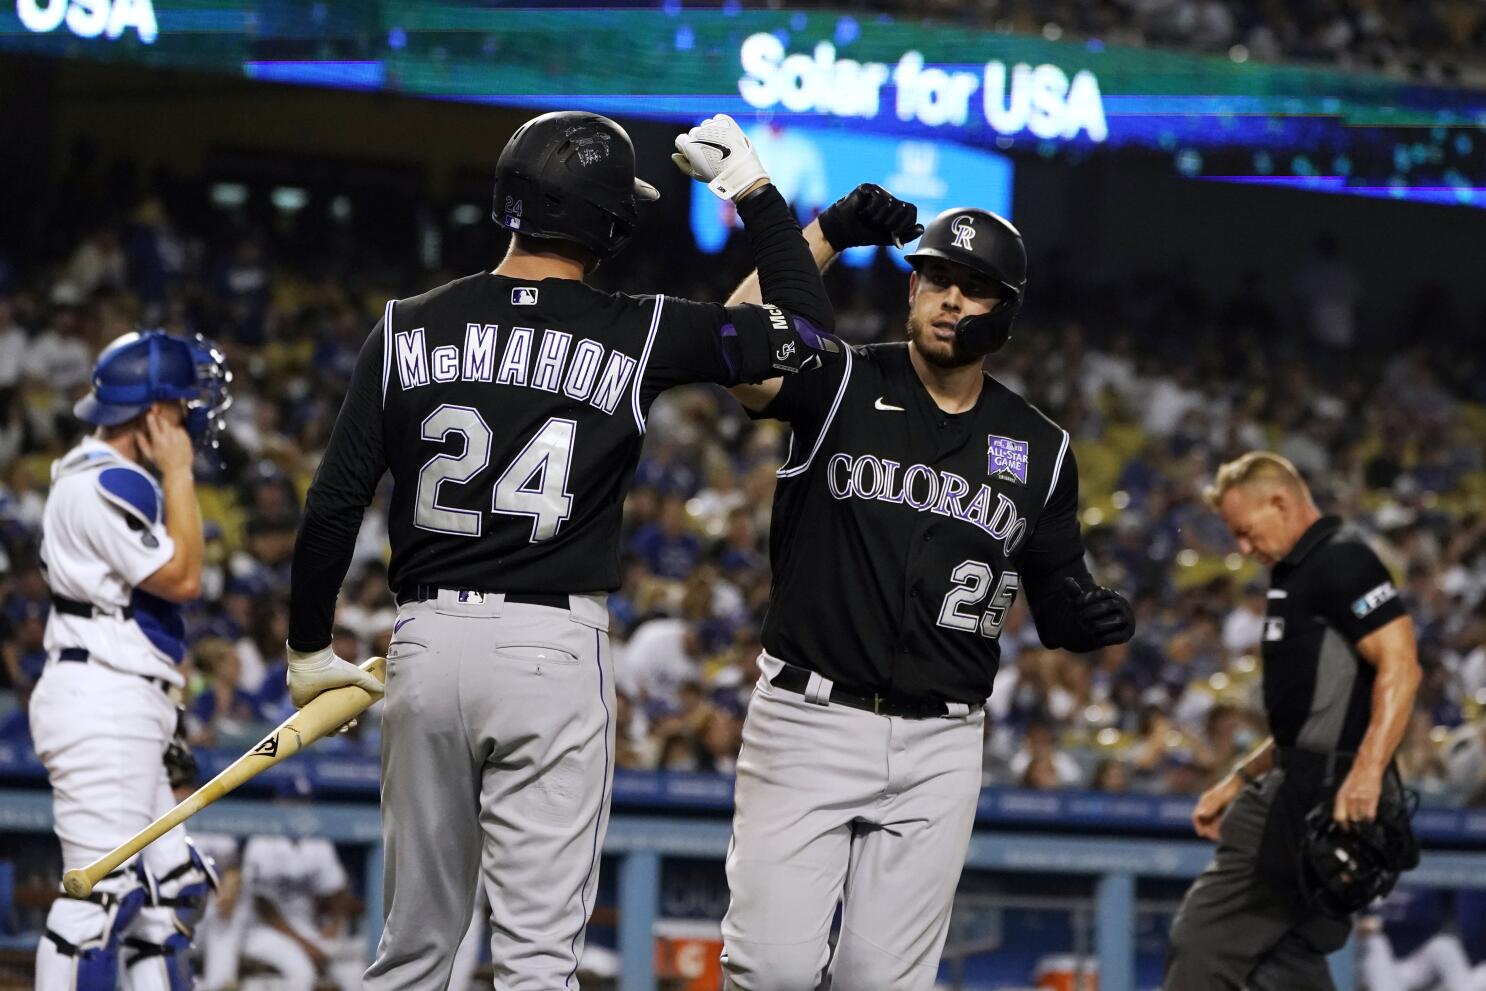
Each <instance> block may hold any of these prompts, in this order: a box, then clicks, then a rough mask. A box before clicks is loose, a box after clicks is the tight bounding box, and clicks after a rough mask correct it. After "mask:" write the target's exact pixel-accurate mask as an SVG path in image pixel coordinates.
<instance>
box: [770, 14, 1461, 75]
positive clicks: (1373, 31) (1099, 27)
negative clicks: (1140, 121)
mask: <svg viewBox="0 0 1486 991" xmlns="http://www.w3.org/2000/svg"><path fill="white" fill-rule="evenodd" d="M750 6H761V7H768V9H779V7H782V6H786V4H783V3H782V1H780V0H761V1H758V3H753V4H750ZM788 6H799V4H788ZM814 6H822V7H828V9H832V10H843V9H844V10H854V12H857V13H862V15H877V13H881V12H883V10H884V9H887V10H890V12H893V13H895V15H896V16H899V18H914V19H918V18H921V19H927V21H939V22H951V24H970V25H976V27H981V28H991V30H996V31H1008V33H1012V31H1013V33H1018V34H1042V36H1043V37H1048V39H1049V40H1060V39H1089V40H1097V42H1103V43H1109V45H1128V46H1143V45H1152V46H1161V48H1174V49H1187V51H1196V52H1205V53H1216V55H1229V56H1230V58H1233V59H1235V61H1247V59H1250V58H1254V59H1262V61H1269V62H1278V61H1287V62H1317V64H1328V65H1336V67H1339V68H1355V70H1366V71H1382V73H1389V74H1397V76H1409V77H1415V79H1421V80H1431V82H1458V80H1461V79H1462V77H1471V79H1479V77H1480V74H1482V68H1483V64H1486V58H1483V56H1486V7H1483V6H1482V4H1480V3H1473V1H1468V0H1297V1H1291V3H1278V1H1276V0H973V1H970V3H963V1H961V0H892V3H887V4H883V3H880V1H877V0H872V1H868V0H847V1H844V3H841V1H832V3H816V4H814Z"/></svg>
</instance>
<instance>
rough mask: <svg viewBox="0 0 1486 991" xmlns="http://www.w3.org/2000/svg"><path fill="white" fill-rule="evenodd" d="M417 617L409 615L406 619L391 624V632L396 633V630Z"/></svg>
mask: <svg viewBox="0 0 1486 991" xmlns="http://www.w3.org/2000/svg"><path fill="white" fill-rule="evenodd" d="M417 618H418V617H417V616H409V617H408V618H407V619H400V620H398V621H397V622H396V623H394V624H392V632H393V633H396V632H397V631H398V630H400V629H402V628H403V627H404V626H407V625H408V624H409V623H411V622H412V621H413V620H415V619H417Z"/></svg>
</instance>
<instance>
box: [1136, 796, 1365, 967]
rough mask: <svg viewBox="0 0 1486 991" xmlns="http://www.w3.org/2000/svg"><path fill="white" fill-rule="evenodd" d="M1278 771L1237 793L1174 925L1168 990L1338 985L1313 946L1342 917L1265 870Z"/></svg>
mask: <svg viewBox="0 0 1486 991" xmlns="http://www.w3.org/2000/svg"><path fill="white" fill-rule="evenodd" d="M1284 773H1285V772H1284V771H1282V770H1279V769H1276V770H1273V771H1270V772H1269V773H1268V774H1266V775H1265V776H1264V779H1263V780H1262V781H1260V782H1258V783H1257V784H1255V785H1249V786H1248V787H1247V788H1245V789H1244V790H1243V791H1242V792H1241V793H1240V794H1239V796H1238V798H1236V799H1234V801H1233V804H1232V805H1231V806H1230V807H1229V809H1228V812H1227V813H1226V814H1225V815H1224V816H1223V823H1222V827H1221V836H1220V839H1219V840H1218V850H1217V853H1216V854H1215V855H1214V856H1213V860H1212V863H1211V864H1209V865H1208V867H1207V869H1206V870H1204V871H1203V872H1202V874H1201V875H1199V876H1198V878H1197V880H1196V881H1194V882H1193V883H1192V887H1191V889H1190V890H1188V892H1187V896H1186V898H1184V899H1183V900H1182V907H1181V909H1180V910H1179V911H1178V912H1177V914H1176V919H1175V920H1174V921H1173V922H1172V924H1171V943H1170V946H1169V948H1168V950H1167V954H1166V976H1165V979H1164V982H1163V985H1162V987H1163V989H1164V991H1240V989H1247V991H1335V987H1336V985H1335V984H1333V983H1332V980H1331V972H1330V971H1329V970H1328V969H1327V966H1326V955H1325V953H1324V952H1322V951H1321V950H1318V949H1316V948H1315V947H1314V946H1313V945H1312V941H1313V940H1314V939H1315V938H1316V937H1317V936H1318V935H1321V934H1322V932H1321V931H1322V930H1324V931H1325V933H1324V934H1325V935H1326V936H1328V937H1331V938H1334V936H1335V930H1336V927H1338V926H1343V925H1344V923H1341V922H1339V921H1336V920H1332V919H1323V918H1320V917H1318V916H1316V915H1315V914H1314V913H1312V912H1308V911H1307V910H1306V909H1305V907H1304V905H1302V904H1300V901H1299V898H1298V897H1297V896H1294V895H1288V896H1287V895H1286V894H1285V893H1283V892H1279V891H1276V890H1275V888H1274V887H1272V886H1271V885H1270V884H1269V883H1268V882H1266V881H1265V880H1264V878H1263V877H1261V876H1260V862H1259V851H1260V844H1261V841H1262V840H1263V837H1264V824H1265V822H1266V821H1267V820H1268V818H1269V811H1270V806H1271V805H1272V804H1273V803H1274V800H1275V794H1276V793H1277V792H1278V790H1279V788H1280V785H1281V784H1282V782H1283V779H1284Z"/></svg>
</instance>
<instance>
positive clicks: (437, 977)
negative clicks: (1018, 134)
mask: <svg viewBox="0 0 1486 991" xmlns="http://www.w3.org/2000/svg"><path fill="white" fill-rule="evenodd" d="M676 147H677V149H678V150H677V158H678V160H679V161H680V162H681V163H683V167H684V168H685V169H686V171H688V172H689V173H690V174H691V175H693V176H695V177H697V178H699V179H702V180H704V181H706V182H707V183H708V184H709V186H710V187H711V188H712V190H713V191H714V192H716V193H717V194H718V195H719V196H722V197H724V198H727V199H731V200H733V201H734V202H735V203H736V204H737V210H738V214H739V216H740V217H741V219H742V220H743V223H744V225H745V227H746V228H747V232H748V237H749V239H750V242H751V244H752V247H753V252H754V255H755V257H756V258H757V260H758V264H759V268H760V271H761V273H762V276H761V278H762V283H763V286H764V289H763V294H762V295H763V298H764V299H765V300H767V301H768V302H767V303H765V304H763V305H751V304H749V305H738V306H730V307H724V306H722V305H720V304H704V303H694V302H688V301H685V300H679V299H669V298H666V297H664V296H628V295H623V294H617V293H612V294H611V293H603V292H599V291H597V290H595V289H592V288H590V287H589V286H587V285H586V284H584V282H583V277H584V275H585V274H586V273H587V272H589V271H591V270H592V269H593V268H594V266H595V265H597V264H598V263H599V262H600V260H602V259H603V258H606V257H608V256H610V255H612V254H614V253H615V252H616V251H618V250H619V249H620V248H622V247H623V246H624V244H625V243H626V242H627V241H628V240H629V239H630V236H631V234H632V233H633V231H634V229H635V223H636V214H637V202H638V201H644V200H653V199H655V198H656V195H657V194H656V191H655V189H654V187H652V186H650V185H649V184H648V183H645V182H643V181H641V180H639V179H637V178H636V177H635V174H634V161H635V160H634V149H633V147H632V146H631V144H630V139H629V136H628V135H627V134H626V133H625V132H624V130H623V129H622V128H620V127H619V126H618V125H617V124H615V123H614V122H613V121H610V120H607V119H606V118H603V117H599V116H597V115H594V114H587V113H554V114H545V115H543V116H541V117H537V118H535V119H533V120H531V121H529V122H527V123H526V124H525V125H523V126H522V127H521V129H520V130H518V131H517V132H516V134H515V135H514V136H513V137H512V138H511V141H510V143H509V144H507V145H506V148H505V150H504V151H503V152H502V153H501V156H500V160H499V162H498V164H497V167H496V182H495V219H496V220H497V221H498V222H499V223H500V224H501V225H502V226H503V227H505V228H506V229H507V230H510V231H512V232H513V235H514V236H513V238H512V241H511V246H510V250H509V252H508V254H507V255H506V257H505V259H504V260H503V261H502V262H501V264H500V265H499V266H498V267H497V268H496V269H495V270H494V271H493V272H482V273H480V274H478V275H473V276H469V277H467V278H463V279H458V280H456V281H454V282H451V283H449V284H448V285H445V286H442V287H440V288H438V289H435V290H433V291H431V292H427V293H424V294H423V295H421V296H415V297H413V298H411V299H402V300H392V301H390V302H388V303H387V306H386V310H385V312H384V314H383V318H382V320H381V322H380V323H378V324H377V326H376V328H375V329H374V330H373V331H372V334H371V336H370V337H369V338H368V339H367V342H366V345H365V346H364V347H363V349H362V351H361V355H360V358H359V359H358V361H357V364H356V369H355V372H354V373H353V375H352V379H351V383H350V387H349V390H348V393H347V396H346V400H345V404H344V406H342V408H341V412H340V416H339V418H338V419H337V421H336V424H335V428H334V431H333V432H332V435H331V439H330V443H329V446H328V448H327V449H326V452H325V456H324V459H323V460H322V462H321V464H320V468H319V470H318V472H317V473H316V476H315V480H314V483H313V484H312V486H311V487H310V491H309V495H308V498H307V500H306V507H305V515H304V522H303V524H302V526H301V529H300V532H299V537H298V541H297V542H296V545H295V552H294V565H293V578H292V590H291V592H292V606H291V612H290V624H289V625H290V632H289V665H290V669H289V686H290V689H291V692H292V695H293V700H294V703H295V704H296V705H304V704H305V703H306V702H307V701H309V700H310V699H311V698H313V697H314V696H315V695H316V694H318V693H319V692H321V691H324V690H326V689H329V688H333V687H336V686H338V685H342V684H348V683H349V684H361V685H363V686H364V687H367V688H377V687H378V686H376V685H375V684H371V685H368V684H366V682H367V679H366V677H365V675H364V674H363V673H362V672H360V671H359V670H358V669H357V668H356V667H355V666H354V665H352V664H351V663H349V662H348V661H347V660H345V659H342V658H339V657H337V656H335V654H334V653H333V652H332V651H331V649H330V647H329V644H330V639H331V620H332V616H333V613H334V609H335V601H336V594H337V591H338V589H339V588H340V585H341V582H342V581H343V579H344V577H345V573H346V568H347V565H348V563H349V561H350V559H351V552H352V547H353V544H354V542H355V538H356V532H357V529H358V527H359V525H360V522H361V517H362V512H363V510H364V509H365V507H366V505H367V504H368V503H369V502H370V501H371V498H372V494H373V491H374V489H375V488H376V486H377V483H378V481H379V480H380V479H381V477H382V475H383V474H384V473H385V472H388V471H390V472H391V473H392V479H393V489H392V502H391V509H390V513H389V521H388V531H389V537H390V539H391V544H392V559H391V563H390V566H389V581H390V585H391V587H392V590H393V592H394V594H395V595H396V597H397V601H398V603H399V610H398V618H397V622H396V626H395V632H394V635H393V641H392V645H391V647H390V648H389V650H388V652H387V655H388V656H387V684H386V708H385V711H384V716H383V747H382V823H383V832H384V838H385V845H386V846H385V848H386V858H387V869H386V875H385V879H384V883H385V888H386V904H387V915H386V918H385V924H384V929H383V932H382V939H381V943H380V945H379V946H378V948H377V957H376V961H375V962H374V963H373V964H372V966H371V967H370V968H369V970H368V971H367V975H366V986H367V987H368V988H443V987H444V986H445V984H446V983H447V981H448V979H449V971H450V966H451V963H452V960H453V956H454V951H455V949H456V947H457V946H458V943H459V941H460V937H461V936H462V935H463V933H464V932H465V929H466V927H467V925H468V922H469V917H470V911H471V905H472V904H473V903H474V887H475V884H476V883H477V881H478V880H479V879H481V878H482V877H483V881H484V884H485V885H486V891H487V894H488V896H489V902H490V905H491V906H492V913H493V920H492V921H493V926H492V928H493V936H492V941H491V949H492V954H493V957H494V961H495V984H496V986H497V987H500V988H503V989H508V991H553V989H555V988H572V987H576V984H575V981H574V974H575V972H576V969H577V965H578V959H579V956H580V955H581V953H582V950H583V936H584V926H585V923H586V921H587V918H588V914H589V911H590V909H591V908H592V906H593V898H594V894H595V890H596V885H597V872H598V864H599V851H600V848H601V846H602V844H603V838H604V830H605V826H606V823H607V814H608V805H609V786H610V783H611V781H612V777H613V770H612V765H613V762H612V760H611V757H610V755H611V754H612V752H613V748H614V725H613V719H612V713H613V711H614V678H613V671H612V669H611V658H610V653H609V649H608V645H607V635H606V630H607V628H608V623H609V620H608V612H607V609H606V601H605V594H606V593H607V592H610V591H613V590H614V589H616V588H617V587H618V585H619V548H618V539H619V525H620V511H621V506H622V504H623V502H624V496H625V492H626V490H627V489H628V487H629V484H630V479H631V477H632V475H633V473H634V470H635V465H636V462H637V460H638V458H639V453H640V445H641V440H642V438H643V435H644V432H645V417H646V413H647V411H648V410H649V408H650V405H651V403H652V401H654V399H655V397H656V396H657V395H658V394H659V393H660V392H662V391H664V390H665V389H667V388H669V387H671V386H674V385H680V384H682V383H687V382H716V383H721V384H723V385H734V384H737V383H739V382H750V381H754V382H756V381H760V380H763V379H767V378H769V377H770V376H773V375H777V374H779V373H780V372H781V371H785V372H792V371H798V370H799V369H801V368H809V367H813V366H816V365H821V364H823V363H826V362H830V361H836V360H841V359H844V354H843V352H842V349H841V346H840V345H839V344H837V343H836V341H835V340H834V339H833V338H830V337H828V336H826V334H825V331H826V330H828V329H829V328H830V326H831V325H832V313H831V307H830V303H829V301H828V300H827V298H826V296H825V291H824V287H823V285H822V283H821V280H820V275H819V273H818V272H817V270H816V267H815V265H814V264H813V263H812V261H811V257H810V252H809V250H808V248H807V246H806V244H805V242H804V240H803V239H802V238H801V236H800V229H799V225H798V224H797V223H796V222H795V220H794V217H793V215H792V214H791V213H790V211H789V208H788V206H787V205H786V204H785V202H784V199H783V198H782V197H781V196H780V195H779V193H778V191H777V190H776V189H775V188H774V187H773V186H772V185H771V184H769V182H768V177H767V175H766V174H765V173H764V170H763V168H762V167H761V166H760V164H759V161H758V157H757V155H756V154H755V153H754V151H753V148H752V146H751V145H750V144H749V142H748V140H747V138H745V137H744V135H743V133H742V131H741V130H740V129H739V128H738V126H737V124H736V123H734V122H733V121H732V119H731V118H728V117H715V118H712V119H710V120H708V121H706V122H705V123H703V124H702V125H699V126H698V127H695V128H693V129H692V130H691V131H690V132H688V133H687V134H684V135H682V136H681V137H679V138H677V141H676Z"/></svg>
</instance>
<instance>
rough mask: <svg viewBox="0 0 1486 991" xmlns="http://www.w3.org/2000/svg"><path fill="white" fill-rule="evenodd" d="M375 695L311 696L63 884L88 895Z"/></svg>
mask: <svg viewBox="0 0 1486 991" xmlns="http://www.w3.org/2000/svg"><path fill="white" fill-rule="evenodd" d="M386 667H387V659H386V658H384V657H373V658H372V659H371V660H369V661H367V662H366V663H365V664H363V665H361V669H362V670H363V671H369V672H370V673H371V674H372V675H373V676H374V677H375V678H376V679H377V680H378V681H386V680H387V676H386ZM379 698H381V696H380V695H372V694H371V693H370V692H368V691H367V690H366V689H364V688H358V687H356V686H355V685H346V686H344V687H342V688H332V689H331V690H330V691H328V692H323V693H321V694H320V695H317V696H315V697H314V698H313V699H311V700H310V701H309V702H308V703H307V704H306V705H305V707H304V708H303V709H300V710H299V711H298V712H296V713H295V714H294V715H292V716H290V717H289V718H288V719H286V720H284V721H283V722H282V723H280V724H279V727H278V729H276V730H274V731H273V732H272V733H270V734H268V735H267V736H265V737H264V738H263V740H262V742H260V743H259V744H258V745H257V746H256V747H254V748H253V749H252V750H249V751H248V752H247V753H245V754H243V755H242V756H241V757H239V758H238V759H237V760H235V761H233V762H232V763H231V764H229V765H227V766H226V767H225V768H223V769H222V773H221V774H218V775H217V776H216V777H215V778H212V779H211V780H210V781H208V782H207V783H206V784H204V785H202V786H201V787H200V788H197V789H196V790H195V791H194V792H192V793H191V794H189V795H187V796H186V797H185V799H184V800H182V801H181V803H180V804H179V805H177V806H176V807H175V808H173V809H171V810H170V811H169V812H167V813H165V814H164V815H163V816H161V817H160V818H158V819H156V820H155V821H154V822H152V823H150V824H149V825H148V826H146V827H145V828H144V829H141V830H140V831H139V832H137V833H135V834H134V835H133V836H131V837H129V838H128V839H127V840H125V841H124V842H123V843H120V844H119V845H118V846H116V847H114V848H113V849H112V850H110V851H109V852H108V853H106V854H104V855H103V856H102V857H99V858H98V859H97V860H95V861H93V862H92V863H91V864H89V865H88V866H86V867H83V868H81V869H79V870H71V871H68V872H67V873H66V874H65V875H63V877H62V890H63V891H65V892H67V894H69V895H71V896H72V897H73V898H86V897H88V895H89V894H91V893H92V891H93V885H95V884H97V883H98V882H99V881H101V880H102V879H103V878H104V876H105V875H107V874H109V873H110V872H111V871H113V869H114V868H116V867H118V866H119V865H120V864H122V863H123V862H124V861H126V860H128V859H129V858H130V857H132V856H134V855H135V854H136V853H138V852H139V851H141V850H143V849H144V848H145V847H147V846H149V845H150V844H151V843H153V842H154V841H155V840H157V839H159V838H160V837H161V836H164V835H165V834H166V833H168V832H170V830H172V829H174V828H175V827H176V826H178V825H180V824H181V823H183V822H185V821H186V820H187V819H189V818H191V817H192V816H193V815H195V814H196V813H198V812H200V811H201V810H202V809H204V808H206V807H207V806H208V805H210V804H212V803H213V802H215V801H216V800H217V799H219V798H221V797H222V796H223V795H226V794H227V793H228V792H230V791H232V790H233V789H234V788H236V787H237V786H238V785H240V784H242V783H243V782H244V781H247V780H248V779H249V778H251V777H253V776H254V775H256V774H259V773H261V772H262V771H266V770H267V769H268V768H270V767H273V766H274V765H275V764H277V763H278V762H279V761H281V760H283V759H284V758H286V757H289V756H291V755H292V754H297V753H299V752H300V751H301V750H303V749H304V748H305V747H307V746H309V745H310V744H311V743H314V742H315V741H316V740H318V739H320V737H322V736H324V735H325V734H327V733H333V732H335V730H337V729H339V728H340V727H341V726H343V725H345V724H346V723H348V722H350V721H351V720H352V719H355V718H356V717H357V716H359V715H360V714H361V713H363V712H365V711H366V710H367V709H368V708H369V707H370V706H371V704H372V703H373V702H375V701H377V699H379Z"/></svg>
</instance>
